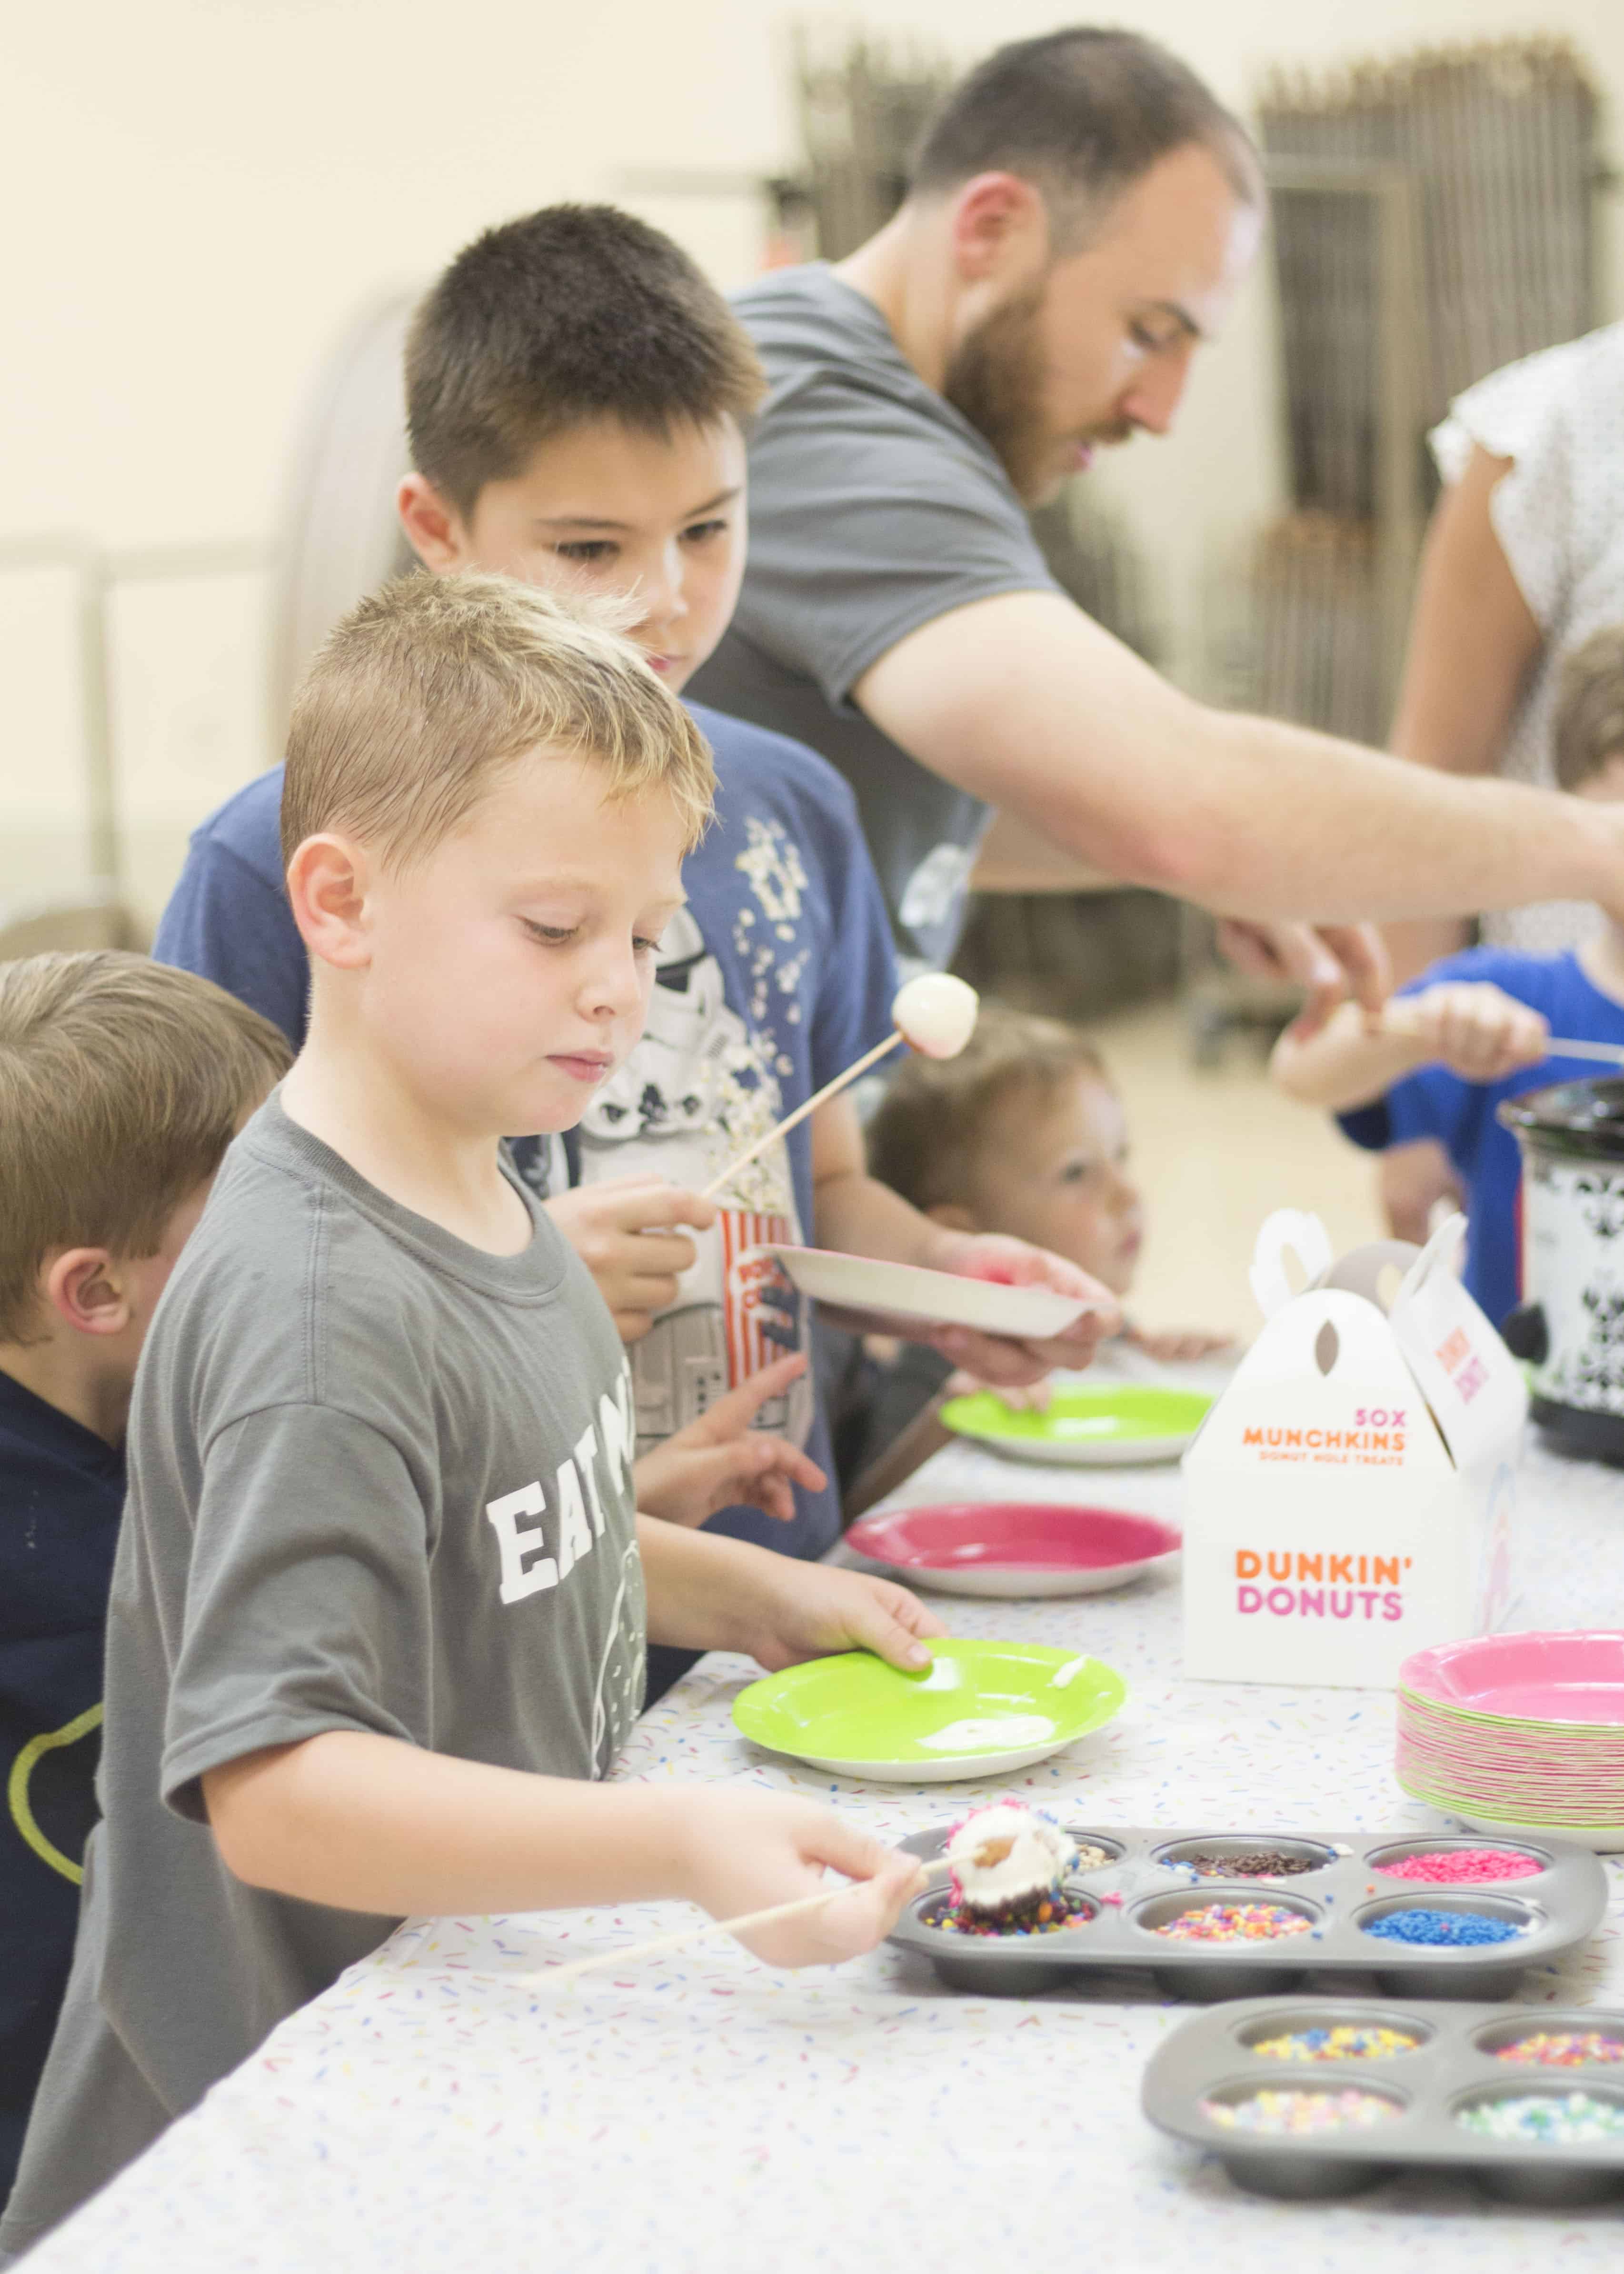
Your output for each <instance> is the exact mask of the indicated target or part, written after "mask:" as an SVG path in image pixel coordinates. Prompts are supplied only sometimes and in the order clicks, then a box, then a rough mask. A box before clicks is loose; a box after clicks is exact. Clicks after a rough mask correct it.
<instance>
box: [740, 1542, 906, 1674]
mask: <svg viewBox="0 0 1624 2274" xmlns="http://www.w3.org/2000/svg"><path fill="white" fill-rule="evenodd" d="M756 1580H757V1582H758V1584H757V1585H756V1590H755V1600H754V1602H753V1604H752V1606H751V1615H750V1631H749V1640H748V1650H749V1653H750V1655H751V1657H752V1658H755V1659H756V1660H759V1661H760V1663H761V1664H762V1665H763V1666H764V1667H765V1668H766V1669H767V1671H768V1673H769V1674H777V1673H778V1672H779V1671H780V1670H781V1668H784V1667H786V1666H799V1665H800V1664H801V1660H802V1659H806V1658H827V1657H829V1656H830V1655H831V1653H834V1652H836V1651H841V1650H871V1651H872V1652H873V1653H874V1654H875V1656H876V1658H883V1659H884V1660H885V1661H886V1662H887V1664H888V1665H891V1666H897V1667H900V1668H902V1670H903V1672H904V1673H905V1674H917V1673H920V1672H921V1671H922V1670H923V1669H924V1668H926V1667H928V1666H929V1663H930V1653H929V1651H928V1650H927V1649H926V1648H925V1646H924V1643H923V1641H922V1640H921V1637H923V1636H926V1635H939V1634H945V1633H946V1631H947V1630H946V1628H945V1627H944V1625H943V1624H942V1622H941V1620H940V1619H939V1618H937V1616H936V1613H935V1612H934V1611H928V1610H927V1609H926V1608H925V1606H924V1605H923V1603H921V1601H920V1600H919V1598H918V1596H917V1595H911V1594H909V1593H908V1591H907V1589H906V1587H898V1586H897V1585H894V1584H893V1583H892V1582H891V1580H889V1579H872V1578H870V1577H868V1575H867V1574H866V1573H864V1572H861V1571H841V1570H835V1569H833V1568H832V1567H831V1566H830V1565H827V1564H823V1563H801V1562H797V1561H796V1560H795V1558H794V1557H793V1556H790V1555H775V1556H774V1557H773V1558H772V1568H771V1569H770V1570H767V1569H762V1570H758V1571H757V1573H756Z"/></svg>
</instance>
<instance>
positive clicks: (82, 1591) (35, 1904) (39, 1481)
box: [0, 1374, 124, 2205]
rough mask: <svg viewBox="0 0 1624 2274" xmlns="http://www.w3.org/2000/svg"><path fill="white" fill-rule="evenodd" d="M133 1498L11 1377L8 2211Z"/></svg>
mask: <svg viewBox="0 0 1624 2274" xmlns="http://www.w3.org/2000/svg"><path fill="white" fill-rule="evenodd" d="M123 1508H124V1457H123V1455H122V1454H121V1453H119V1452H117V1451H116V1450H115V1449H114V1448H113V1447H112V1446H111V1445H109V1444H107V1443H105V1442H103V1440H102V1438H100V1437H98V1436H96V1435H94V1434H93V1433H92V1432H91V1431H90V1430H88V1429H86V1428H85V1427H82V1425H81V1424H80V1423H79V1422H78V1421H75V1420H73V1419H71V1417H70V1416H69V1415H68V1414H66V1413H62V1412H58V1411H57V1409H56V1406H54V1405H48V1404H46V1402H45V1400H44V1399H43V1398H41V1397H35V1396H34V1392H33V1391H32V1390H31V1389H24V1387H23V1385H22V1384H21V1382H14V1381H13V1380H12V1379H11V1375H10V1374H0V1775H4V1779H5V1791H6V1796H7V1806H6V1811H5V1820H4V1827H3V1829H0V2205H4V2201H5V2198H6V2196H7V2195H9V2194H10V2192H11V2181H12V2180H13V2179H14V2178H15V2176H16V2172H17V2158H18V2157H19V2154H20V2152H21V2150H22V2144H23V2133H24V2131H25V2129H26V2126H27V2122H28V2107H29V2103H30V2102H31V2101H32V2100H33V2098H34V2086H35V2085H36V2084H37V2083H38V2082H39V2076H40V2071H41V2068H42V2067H44V2064H45V2055H46V2052H47V2051H48V2049H49V2045H50V2041H51V2032H52V2031H53V2029H55V2028H56V2014H57V2009H58V2008H59V2007H60V2006H61V2004H62V1993H63V1991H64V1988H65V1987H66V1985H67V1979H68V1965H69V1962H70V1960H71V1958H72V1955H73V1936H74V1931H75V1929H76V1928H77V1926H78V1924H79V1873H80V1864H81V1859H82V1857H83V1856H84V1852H85V1839H86V1834H87V1833H88V1832H89V1830H90V1827H91V1825H92V1824H93V1822H94V1819H95V1815H96V1800H95V1773H96V1766H97V1763H98V1761H99V1759H100V1758H101V1751H102V1737H101V1721H102V1702H101V1701H102V1645H103V1639H104V1632H105V1628H106V1624H107V1591H108V1585H109V1580H110V1578H111V1576H112V1569H113V1550H114V1547H115V1546H116V1545H117V1540H118V1519H119V1516H120V1513H121V1511H122V1510H123Z"/></svg>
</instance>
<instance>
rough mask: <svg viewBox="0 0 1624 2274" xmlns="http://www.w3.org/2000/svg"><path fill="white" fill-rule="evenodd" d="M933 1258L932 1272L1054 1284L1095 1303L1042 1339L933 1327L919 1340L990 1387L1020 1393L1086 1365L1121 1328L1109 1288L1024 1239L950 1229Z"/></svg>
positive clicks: (1002, 1281) (1024, 1284) (1036, 1284)
mask: <svg viewBox="0 0 1624 2274" xmlns="http://www.w3.org/2000/svg"><path fill="white" fill-rule="evenodd" d="M932 1261H933V1262H934V1263H935V1265H936V1269H938V1270H942V1271H956V1272H958V1273H959V1274H960V1275H961V1276H963V1277H965V1278H966V1279H988V1280H992V1281H994V1282H995V1283H996V1284H998V1285H1000V1286H1004V1287H1052V1288H1054V1289H1055V1290H1056V1292H1057V1293H1059V1294H1062V1295H1075V1296H1077V1297H1079V1299H1081V1300H1083V1301H1085V1302H1087V1303H1090V1304H1095V1305H1098V1306H1099V1307H1098V1308H1097V1309H1094V1310H1087V1311H1085V1312H1083V1314H1081V1316H1080V1317H1079V1318H1078V1319H1077V1320H1076V1321H1074V1322H1073V1323H1072V1324H1071V1326H1069V1327H1068V1328H1067V1329H1066V1330H1065V1332H1064V1334H1061V1335H1051V1336H1049V1337H1046V1338H1045V1339H1044V1340H1042V1341H1034V1340H1032V1339H1030V1338H1028V1337H1025V1336H1019V1335H987V1334H981V1333H979V1332H978V1331H977V1330H976V1329H974V1328H972V1327H938V1328H936V1329H935V1330H934V1331H932V1332H929V1333H921V1335H920V1336H919V1340H920V1341H921V1342H923V1343H928V1344H929V1345H930V1347H931V1348H932V1349H933V1350H938V1351H940V1352H941V1353H942V1355H943V1357H944V1358H947V1359H951V1360H952V1362H953V1364H954V1365H955V1366H956V1367H962V1369H963V1370H964V1372H965V1373H966V1374H974V1375H975V1376H976V1377H977V1379H978V1380H980V1381H981V1382H987V1383H989V1384H990V1385H991V1386H992V1387H993V1388H994V1389H1026V1388H1027V1387H1028V1386H1029V1385H1030V1384H1031V1383H1033V1382H1041V1380H1042V1378H1043V1376H1044V1375H1045V1374H1052V1373H1053V1372H1054V1370H1055V1368H1056V1367H1067V1368H1076V1367H1086V1366H1087V1365H1088V1364H1089V1362H1090V1360H1091V1359H1093V1357H1094V1353H1095V1352H1096V1351H1097V1350H1098V1349H1099V1347H1100V1344H1101V1343H1102V1342H1107V1341H1109V1338H1110V1337H1111V1336H1113V1335H1114V1334H1116V1333H1118V1332H1119V1331H1120V1329H1121V1327H1122V1314H1121V1313H1120V1312H1119V1311H1118V1309H1117V1307H1116V1297H1115V1296H1114V1295H1113V1294H1112V1293H1111V1291H1110V1290H1109V1287H1102V1286H1101V1284H1100V1283H1099V1281H1098V1280H1097V1279H1091V1278H1090V1277H1089V1276H1088V1274H1087V1273H1086V1271H1081V1270H1079V1269H1078V1267H1077V1265H1076V1264H1075V1263H1071V1262H1068V1261H1067V1260H1066V1258H1065V1257H1064V1255H1056V1254H1051V1253H1050V1251H1049V1249H1048V1248H1046V1247H1034V1246H1032V1245H1031V1243H1030V1242H1029V1241H1027V1240H1024V1239H1008V1238H1006V1237H1005V1235H1004V1233H1002V1232H990V1231H987V1232H954V1233H951V1234H948V1235H944V1241H943V1245H942V1246H941V1248H940V1250H939V1252H938V1254H937V1255H936V1257H933V1259H932Z"/></svg>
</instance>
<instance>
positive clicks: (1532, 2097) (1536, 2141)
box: [1455, 2085, 1624, 2150]
mask: <svg viewBox="0 0 1624 2274" xmlns="http://www.w3.org/2000/svg"><path fill="white" fill-rule="evenodd" d="M1455 2122H1456V2123H1457V2124H1458V2125H1460V2127H1462V2130H1463V2131H1466V2132H1475V2133H1476V2134H1477V2136H1478V2137H1479V2139H1487V2140H1498V2141H1500V2142H1505V2143H1507V2144H1515V2145H1516V2146H1518V2147H1528V2148H1535V2149H1538V2148H1591V2147H1594V2146H1596V2145H1597V2144H1598V2142H1605V2143H1606V2144H1608V2145H1611V2146H1616V2147H1618V2148H1620V2150H1624V2093H1620V2091H1618V2090H1616V2089H1615V2088H1613V2087H1612V2086H1608V2085H1603V2086H1601V2087H1599V2088H1597V2087H1595V2086H1592V2085H1574V2086H1571V2087H1570V2088H1569V2089H1568V2090H1566V2091H1563V2090H1560V2089H1559V2088H1557V2087H1556V2086H1554V2085H1547V2086H1540V2085H1534V2086H1531V2087H1530V2086H1527V2085H1523V2086H1520V2087H1519V2086H1507V2087H1505V2088H1502V2089H1501V2090H1495V2091H1489V2092H1483V2091H1479V2092H1476V2093H1473V2094H1471V2095H1470V2097H1468V2098H1466V2099H1465V2100H1463V2101H1461V2102H1459V2103H1458V2104H1457V2105H1456V2107H1455Z"/></svg>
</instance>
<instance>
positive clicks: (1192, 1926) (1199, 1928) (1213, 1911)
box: [1133, 1895, 1319, 1947]
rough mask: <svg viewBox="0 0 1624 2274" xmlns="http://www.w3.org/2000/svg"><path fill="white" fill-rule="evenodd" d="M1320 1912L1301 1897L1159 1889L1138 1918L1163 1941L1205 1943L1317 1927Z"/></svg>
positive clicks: (1264, 1938)
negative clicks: (1269, 1898)
mask: <svg viewBox="0 0 1624 2274" xmlns="http://www.w3.org/2000/svg"><path fill="white" fill-rule="evenodd" d="M1318 1916H1319V1914H1318V1912H1317V1911H1316V1910H1315V1909H1313V1908H1312V1906H1311V1905H1310V1904H1307V1903H1303V1902H1297V1901H1273V1902H1262V1901H1258V1902H1252V1901H1235V1900H1233V1899H1229V1900H1226V1899H1225V1898H1223V1897H1222V1896H1208V1897H1207V1898H1206V1899H1201V1898H1199V1897H1192V1896H1190V1895H1158V1896H1157V1897H1155V1898H1154V1900H1153V1901H1150V1902H1147V1903H1143V1904H1141V1905H1140V1907H1139V1910H1138V1912H1137V1913H1136V1914H1135V1916H1134V1922H1133V1923H1134V1924H1135V1925H1136V1926H1137V1927H1139V1928H1140V1929H1142V1930H1143V1931H1145V1932H1146V1933H1147V1934H1153V1935H1155V1936H1157V1937H1158V1938H1159V1939H1161V1940H1162V1941H1163V1942H1179V1943H1199V1944H1201V1945H1204V1946H1212V1945H1228V1946H1231V1947H1233V1946H1237V1945H1240V1944H1243V1943H1258V1942H1277V1941H1280V1940H1281V1939H1283V1938H1285V1937H1287V1936H1292V1935H1306V1934H1309V1933H1311V1932H1312V1929H1313V1925H1314V1922H1315V1920H1316V1918H1317V1917H1318Z"/></svg>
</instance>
